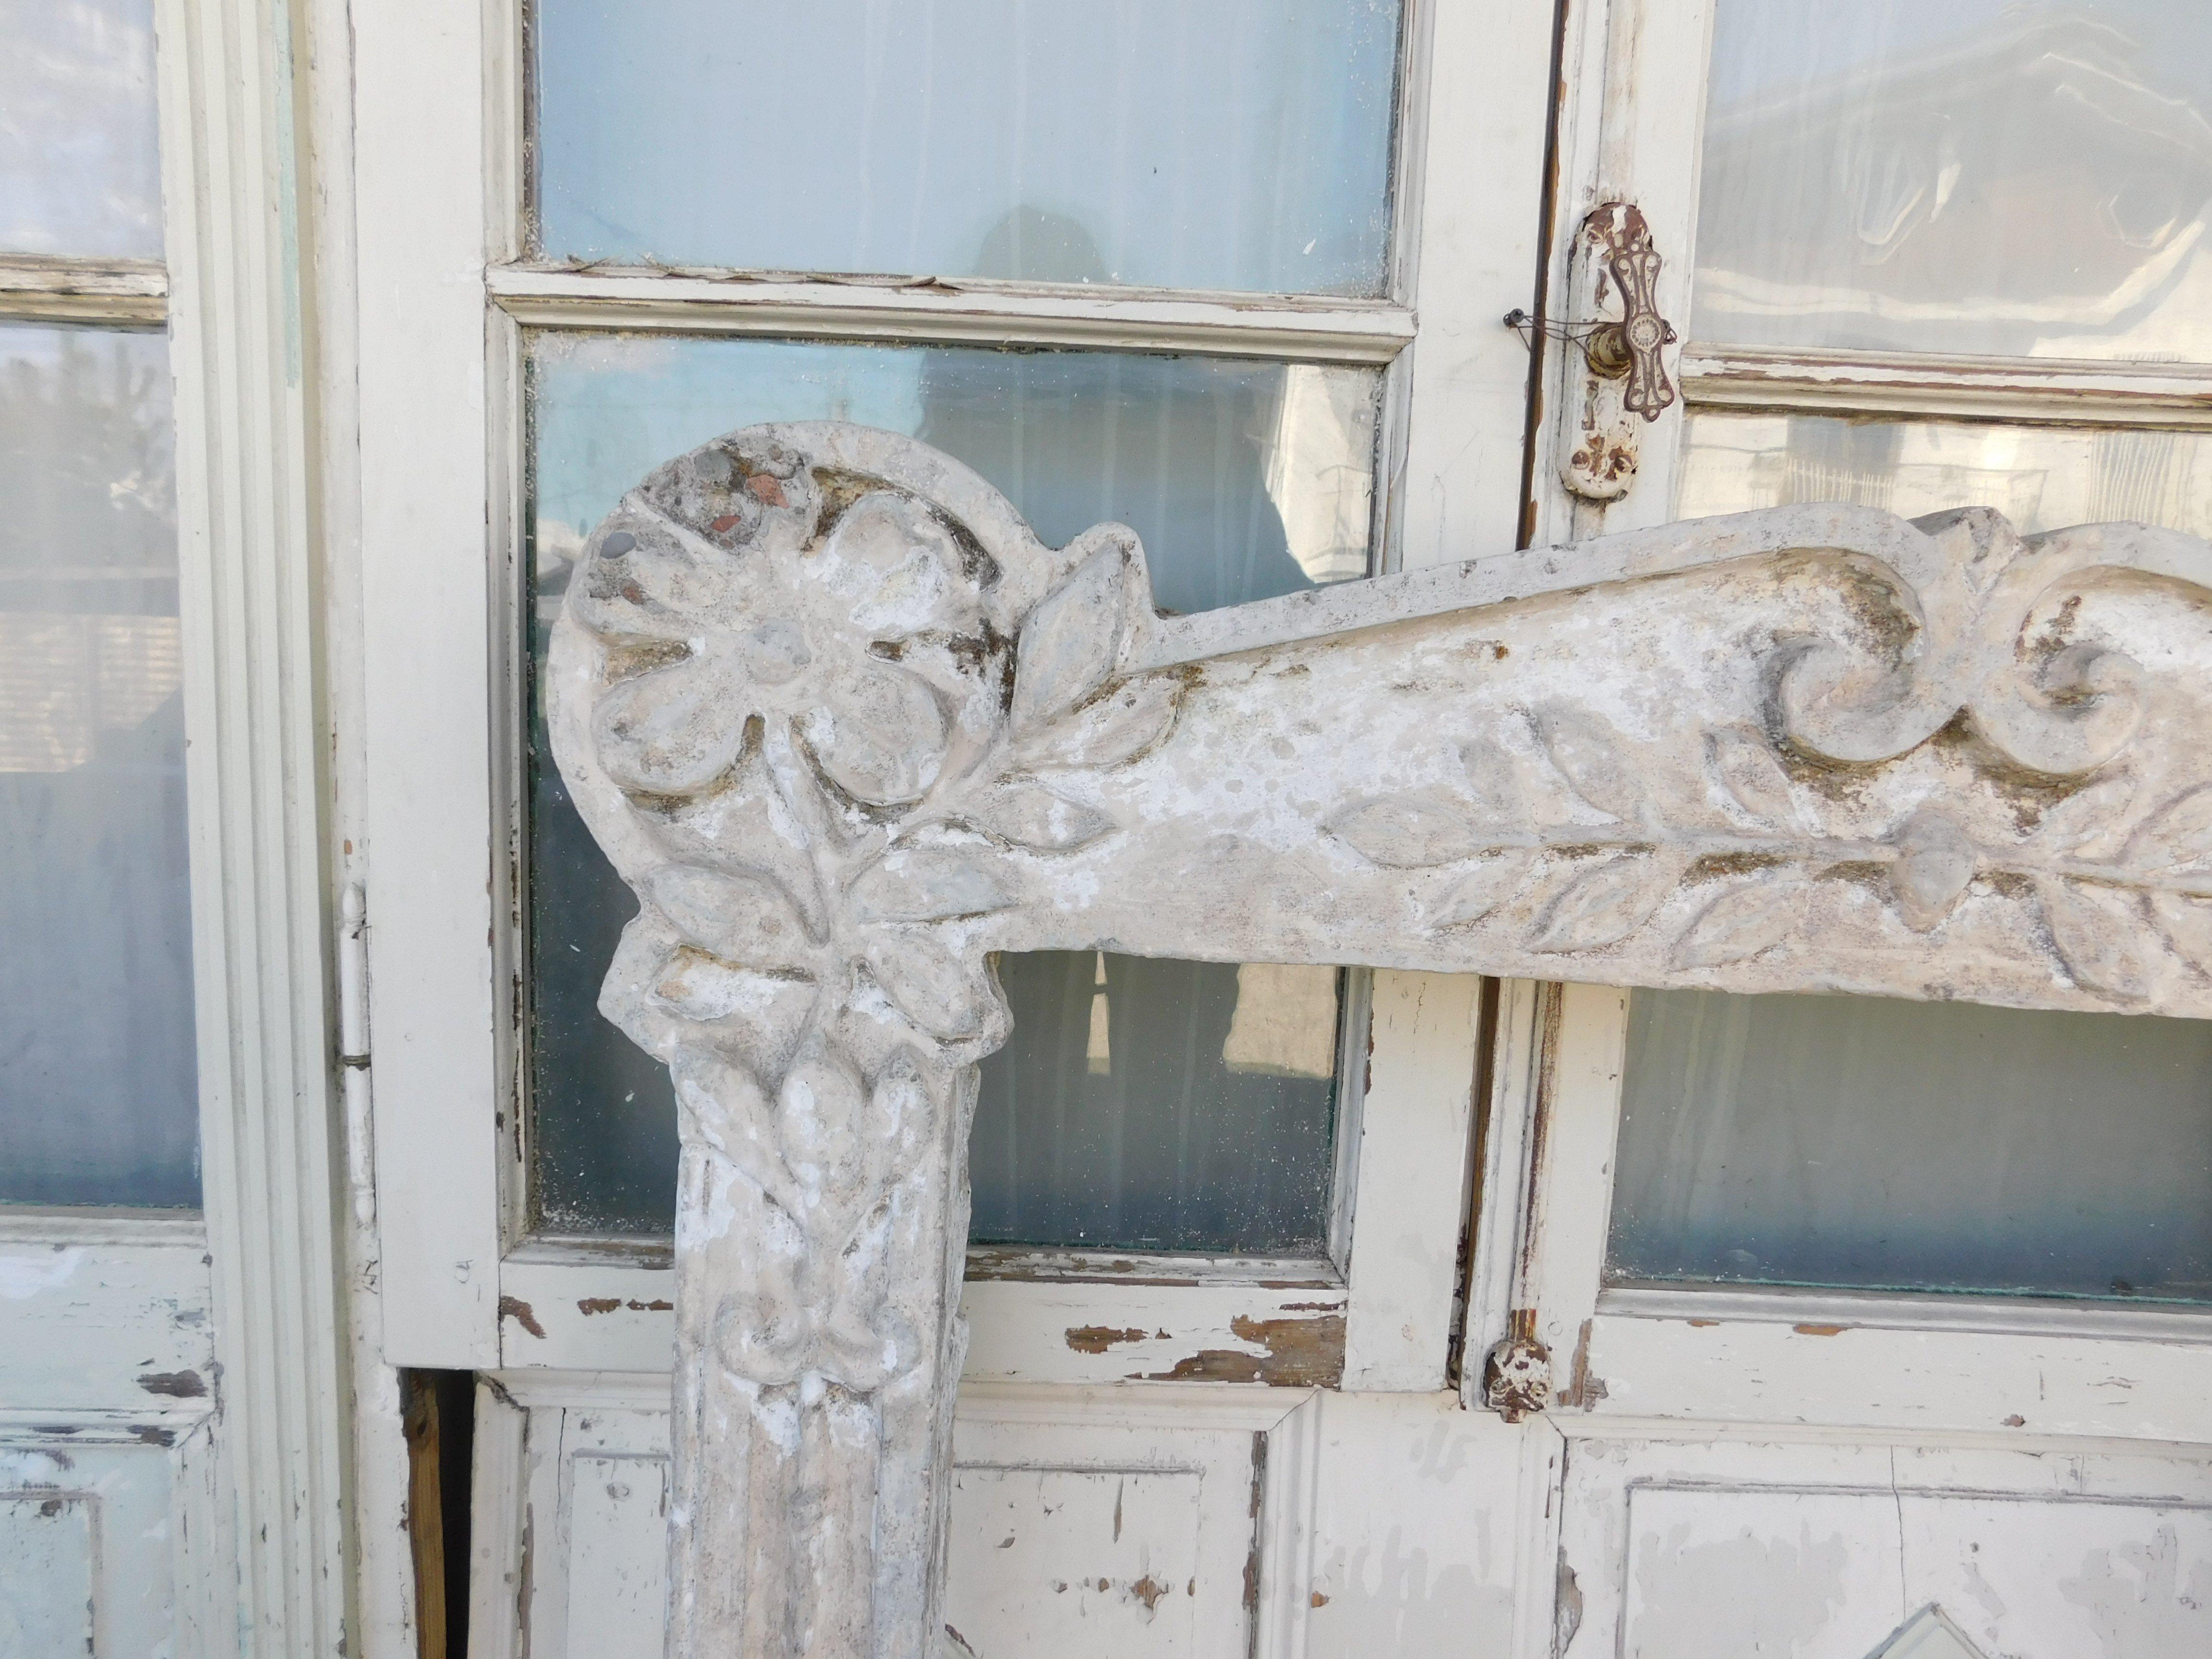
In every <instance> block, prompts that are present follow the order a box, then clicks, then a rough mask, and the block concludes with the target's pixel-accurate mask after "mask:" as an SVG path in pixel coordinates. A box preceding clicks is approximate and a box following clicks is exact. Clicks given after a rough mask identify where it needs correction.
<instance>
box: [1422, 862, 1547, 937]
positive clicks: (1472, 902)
mask: <svg viewBox="0 0 2212 1659" xmlns="http://www.w3.org/2000/svg"><path fill="white" fill-rule="evenodd" d="M1528 864H1529V859H1528V854H1526V853H1519V852H1509V853H1504V854H1500V855H1499V856H1498V857H1496V858H1488V859H1485V860H1482V861H1481V862H1480V864H1478V865H1476V866H1474V868H1473V869H1472V870H1470V871H1468V872H1467V874H1466V875H1464V876H1462V878H1460V879H1459V880H1458V881H1457V882H1456V883H1455V884H1453V886H1452V888H1451V890H1450V891H1449V892H1447V893H1446V894H1445V895H1444V896H1443V898H1442V899H1441V900H1440V901H1438V902H1437V906H1436V908H1435V909H1434V910H1433V911H1431V913H1430V915H1429V927H1431V929H1435V928H1440V927H1464V926H1465V925H1466V924H1467V923H1468V922H1471V921H1481V920H1482V919H1483V918H1484V917H1485V916H1486V915H1489V914H1490V913H1491V912H1492V911H1493V910H1495V909H1496V908H1498V906H1499V905H1501V904H1503V903H1504V902H1505V901H1506V900H1508V899H1510V898H1511V897H1512V896H1513V895H1514V893H1515V891H1516V890H1518V889H1519V887H1520V885H1521V883H1522V879H1523V878H1525V877H1526V876H1527V875H1528Z"/></svg>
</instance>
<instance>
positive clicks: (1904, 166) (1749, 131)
mask: <svg viewBox="0 0 2212 1659" xmlns="http://www.w3.org/2000/svg"><path fill="white" fill-rule="evenodd" d="M1699 192H1700V193H1699V224H1698V269H1697V276H1696V282H1695V290H1696V299H1695V303H1694V307H1693V309H1692V334H1693V336H1694V337H1696V338H1698V339H1700V340H1706V341H1713V342H1717V343H1727V344H1735V345H1759V346H1772V347H1790V348H1802V347H1844V348H1854V349H1869V350H1909V351H1925V352H1937V353H1942V354H1945V355H2000V356H2037V357H2075V358H2103V359H2118V360H2122V361H2130V362H2172V361H2175V360H2177V359H2185V360H2188V361H2191V362H2207V361H2212V249H2208V247H2207V245H2206V231H2207V226H2208V222H2212V8H2207V7H2206V6H2204V5H2203V4H2201V3H2197V0H2049V3H2039V4H2033V5H2021V4H2017V3H2015V0H1945V3H1942V4H1939V5H1929V4H1926V3H1920V0H1855V3H1851V4H1848V5H1838V4H1836V3H1834V0H1719V5H1718V8H1717V15H1716V18H1715V23H1714V31H1713V56H1712V78H1711V91H1710V95H1709V102H1708V105H1707V109H1706V118H1705V163H1704V167H1703V171H1702V176H1701V179H1700V183H1699Z"/></svg>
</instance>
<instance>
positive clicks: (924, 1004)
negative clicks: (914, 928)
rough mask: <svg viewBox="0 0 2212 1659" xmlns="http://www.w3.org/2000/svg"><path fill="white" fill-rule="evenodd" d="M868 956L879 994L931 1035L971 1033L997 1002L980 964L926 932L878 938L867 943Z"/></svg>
mask: <svg viewBox="0 0 2212 1659" xmlns="http://www.w3.org/2000/svg"><path fill="white" fill-rule="evenodd" d="M867 959H868V971H869V972H871V973H872V974H873V975H875V976H876V983H877V984H878V985H880V986H882V987H884V995H886V996H888V997H889V998H890V1000H892V1001H893V1002H894V1003H896V1004H897V1005H898V1008H899V1012H902V1013H903V1014H904V1015H905V1016H906V1017H907V1018H908V1019H910V1020H912V1021H913V1022H914V1023H915V1024H916V1025H918V1026H920V1027H921V1029H922V1030H925V1031H927V1032H928V1033H929V1035H930V1036H933V1037H941V1038H944V1039H945V1040H947V1041H950V1040H951V1039H953V1038H956V1037H968V1036H975V1034H976V1033H978V1032H979V1031H981V1030H982V1029H983V1028H984V1026H985V1025H986V1024H987V1023H988V1022H989V1020H990V1018H991V1015H992V1013H993V1012H994V1009H995V1007H996V1004H997V995H996V994H995V993H994V991H993V990H992V988H991V984H990V980H989V978H988V976H987V975H986V974H985V972H984V970H983V969H982V968H981V965H980V964H973V963H965V962H963V961H962V960H961V959H960V958H959V957H956V956H954V955H953V954H952V952H951V951H948V950H946V949H945V947H944V946H943V945H939V943H938V942H937V941H936V940H935V939H931V938H929V937H928V936H927V935H926V934H921V933H902V934H896V935H893V936H890V937H886V938H879V939H875V940H873V941H872V943H871V944H870V945H869V946H868V952H867Z"/></svg>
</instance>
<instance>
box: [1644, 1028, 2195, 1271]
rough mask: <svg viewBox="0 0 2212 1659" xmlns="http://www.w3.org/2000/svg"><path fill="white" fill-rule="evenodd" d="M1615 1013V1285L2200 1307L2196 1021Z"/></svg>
mask: <svg viewBox="0 0 2212 1659" xmlns="http://www.w3.org/2000/svg"><path fill="white" fill-rule="evenodd" d="M1629 1008H1630V1012H1629V1038H1628V1068H1627V1073H1626V1079H1624V1082H1623V1085H1622V1097H1621V1111H1622V1120H1621V1127H1620V1158H1619V1162H1618V1164H1617V1165H1616V1170H1617V1173H1616V1174H1615V1176H1614V1180H1613V1236H1612V1243H1611V1249H1610V1252H1609V1255H1610V1272H1611V1273H1612V1275H1613V1277H1614V1278H1616V1279H1686V1280H1705V1281H1735V1282H1741V1283H1749V1284H1766V1285H1773V1284H1782V1285H1836V1286H1845V1287H1854V1288H1867V1289H1886V1290H1938V1291H1993V1292H2011V1293H2020V1294H2027V1295H2036V1294H2041V1295H2055V1296H2077V1297H2162V1298H2168V1299H2176V1300H2184V1301H2204V1300H2208V1299H2212V1020H2197V1019H2156V1018H2148V1017H2142V1016H2132V1015H2125V1014H2074V1013H2050V1012H2021V1011H2019V1010H2016V1009H2005V1008H1978V1007H1973V1006H1969V1005H1966V1004H1964V1003H1923V1002H1892V1001H1887V1000H1876V999H1874V998H1869V997H1837V996H1756V997H1746V996H1727V995H1723V994H1719V993H1717V992H1709V991H1638V993H1637V994H1636V995H1635V996H1634V997H1633V998H1632V1000H1631V1002H1630V1005H1629Z"/></svg>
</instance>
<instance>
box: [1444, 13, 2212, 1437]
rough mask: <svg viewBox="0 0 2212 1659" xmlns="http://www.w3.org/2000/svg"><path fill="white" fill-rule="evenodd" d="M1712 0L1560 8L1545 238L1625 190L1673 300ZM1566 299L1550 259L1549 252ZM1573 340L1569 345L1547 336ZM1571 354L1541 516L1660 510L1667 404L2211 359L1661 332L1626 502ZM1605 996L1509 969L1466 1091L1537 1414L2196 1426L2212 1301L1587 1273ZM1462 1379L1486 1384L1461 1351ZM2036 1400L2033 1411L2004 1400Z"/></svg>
mask: <svg viewBox="0 0 2212 1659" xmlns="http://www.w3.org/2000/svg"><path fill="white" fill-rule="evenodd" d="M1714 11H1715V0H1607V3H1606V4H1601V5H1597V6H1593V7H1591V8H1589V9H1587V10H1584V11H1581V12H1578V13H1572V14H1571V19H1570V27H1569V31H1568V33H1567V36H1566V38H1565V41H1564V44H1563V54H1562V58H1563V73H1562V80H1561V84H1562V86H1563V87H1564V88H1565V89H1566V97H1565V104H1564V106H1563V108H1562V112H1561V118H1560V141H1559V149H1560V155H1561V158H1562V160H1561V166H1562V169H1563V171H1562V179H1563V183H1562V187H1561V189H1560V191H1559V200H1558V202H1557V204H1556V206H1555V209H1554V211H1553V220H1552V235H1553V245H1554V246H1559V247H1565V246H1566V245H1567V242H1568V240H1569V238H1570V237H1571V235H1572V234H1573V233H1574V231H1575V229H1576V228H1577V227H1579V225H1580V224H1581V222H1582V219H1583V216H1584V215H1585V214H1587V213H1588V212H1589V211H1590V210H1591V209H1592V208H1594V207H1595V206H1596V205H1597V204H1600V203H1601V202H1607V201H1616V200H1618V201H1627V202H1632V203H1634V204H1637V205H1638V207H1640V208H1641V209H1642V210H1643V211H1644V216H1645V219H1646V221H1647V222H1649V224H1650V227H1651V230H1652V234H1653V238H1654V242H1655V245H1656V247H1657V249H1658V251H1659V252H1660V254H1661V256H1662V259H1663V260H1664V262H1665V263H1664V264H1663V267H1662V275H1661V279H1660V285H1659V300H1660V308H1661V311H1662V314H1664V315H1666V316H1668V317H1669V318H1676V319H1686V318H1687V317H1688V316H1689V315H1690V313H1691V307H1690V289H1691V273H1692V269H1693V266H1694V263H1695V254H1696V248H1695V233H1696V228H1697V199H1698V197H1697V191H1698V175H1699V166H1700V162H1701V158H1702V153H1703V122H1704V103H1705V100H1704V98H1703V97H1702V95H1699V96H1688V95H1686V89H1689V88H1703V86H1704V85H1705V66H1706V63H1707V60H1708V57H1709V54H1710V49H1711V44H1710V43H1711V31H1712V25H1713V17H1714ZM1549 280H1550V282H1551V284H1552V286H1551V290H1550V297H1549V303H1550V305H1551V306H1552V307H1553V313H1552V314H1553V316H1561V315H1563V314H1564V313H1562V312H1561V311H1560V309H1559V307H1562V306H1564V305H1565V302H1566V293H1567V287H1566V283H1567V277H1566V272H1565V262H1564V261H1559V262H1557V264H1555V268H1554V269H1553V271H1552V272H1551V273H1550V276H1549ZM1560 355H1565V356H1571V354H1560ZM1567 367H1568V365H1566V364H1565V363H1562V362H1557V361H1554V362H1551V363H1550V364H1548V365H1547V371H1546V386H1547V401H1548V402H1549V404H1550V406H1551V407H1552V408H1553V410H1555V411H1556V416H1555V418H1554V419H1553V420H1551V421H1547V422H1546V423H1545V424H1544V426H1543V428H1541V431H1540V432H1539V433H1538V434H1537V435H1536V438H1537V441H1536V449H1537V454H1536V458H1535V460H1534V477H1535V480H1536V484H1537V491H1536V502H1535V517H1536V520H1537V523H1538V525H1539V526H1540V538H1541V539H1543V540H1547V541H1563V540H1565V539H1568V538H1583V537H1587V536H1590V535H1595V534H1601V533H1606V532H1617V531H1623V530H1632V529H1640V528H1644V527H1646V526H1652V525H1657V524H1663V523H1667V522H1669V521H1671V520H1674V516H1675V513H1674V504H1675V500H1676V495H1677V492H1678V489H1679V475H1680V456H1681V450H1682V444H1683V440H1684V431H1685V417H1686V415H1687V414H1688V413H1690V412H1693V411H1696V410H1705V409H1726V410H1738V409H1753V410H1774V411H1780V412H1790V413H1797V414H1809V415H1867V414H1886V415H1894V416H1899V418H1903V419H1908V420H1919V419H1931V418H1944V417H1949V418H1969V419H1976V420H2003V421H2016V422H2040V423H2045V424H2064V425H2068V426H2075V427H2081V426H2099V427H2105V426H2135V427H2156V428H2172V429H2186V430H2199V431H2202V430H2208V429H2212V397H2208V394H2212V365H2205V366H2200V367H2196V368H2191V367H2185V366H2168V365H2160V366H2157V367H2156V368H2130V367H2128V366H2124V365H2101V366H2093V365H2078V364H2054V363H2046V362H2030V361H2027V360H2010V359H1992V358H1979V359H1951V358H1943V357H1938V356H1928V355H1915V354H1907V353H1876V352H1859V351H1853V352H1843V351H1811V350H1803V351H1782V350H1747V349H1722V348H1720V347H1717V346H1713V345H1709V344H1706V343H1700V342H1699V341H1696V340H1694V339H1692V340H1689V341H1687V342H1686V343H1685V344H1684V345H1683V347H1682V349H1681V355H1680V387H1681V393H1682V396H1681V398H1680V401H1679V402H1678V403H1677V404H1675V406H1674V408H1672V409H1670V410H1668V412H1667V413H1666V414H1665V415H1664V416H1662V418H1661V419H1660V421H1659V422H1656V424H1654V425H1653V426H1651V427H1650V428H1649V429H1648V430H1647V431H1646V432H1645V433H1644V435H1643V437H1642V445H1641V453H1640V465H1639V469H1638V478H1637V482H1636V483H1635V484H1634V486H1633V487H1632V489H1631V490H1630V491H1629V492H1628V494H1627V495H1626V496H1625V497H1623V498H1621V499H1620V500H1618V501H1613V502H1610V503H1606V504H1594V503H1591V502H1589V501H1583V500H1579V499H1577V498H1576V497H1574V496H1571V495H1569V494H1568V493H1567V492H1566V491H1565V489H1564V488H1563V486H1562V485H1561V484H1560V483H1559V477H1558V471H1557V468H1556V465H1555V461H1556V457H1557V456H1558V454H1559V445H1560V442H1561V439H1562V437H1563V435H1565V431H1566V429H1567V428H1566V424H1565V423H1566V422H1569V421H1571V420H1572V419H1573V418H1574V416H1575V411H1574V410H1571V409H1570V408H1569V407H1568V404H1569V395H1570V390H1571V388H1570V386H1569V385H1568V377H1567V374H1566V373H1565V370H1566V368H1567ZM1629 995H1630V993H1628V992H1626V991H1622V990H1619V989H1615V988H1611V987H1597V986H1587V985H1537V984H1534V983H1519V982H1515V983H1509V985H1508V986H1507V987H1505V992H1504V1004H1503V1006H1504V1012H1502V1014H1501V1017H1500V1021H1499V1039H1498V1043H1499V1046H1498V1049H1497V1051H1496V1060H1495V1064H1494V1066H1493V1072H1492V1075H1493V1079H1494V1085H1495V1086H1494V1088H1493V1091H1492V1097H1491V1099H1490V1101H1489V1102H1488V1103H1487V1109H1488V1113H1489V1118H1488V1128H1487V1132H1486V1147H1487V1151H1488V1155H1489V1156H1488V1162H1487V1165H1486V1172H1485V1183H1484V1190H1485V1192H1486V1194H1494V1195H1495V1203H1494V1205H1493V1206H1491V1207H1489V1208H1487V1209H1486V1213H1485V1214H1484V1216H1483V1218H1482V1222H1481V1232H1482V1237H1483V1239H1484V1241H1485V1246H1484V1249H1483V1250H1482V1251H1481V1252H1480V1255H1479V1257H1478V1261H1479V1263H1480V1267H1479V1271H1478V1275H1477V1280H1476V1283H1475V1284H1474V1286H1473V1289H1472V1292H1471V1303H1470V1308H1471V1311H1470V1315H1469V1326H1468V1335H1467V1344H1468V1352H1469V1354H1470V1355H1471V1356H1472V1355H1474V1354H1478V1353H1480V1352H1483V1351H1484V1349H1485V1348H1486V1347H1487V1346H1490V1345H1492V1344H1495V1343H1497V1342H1498V1341H1500V1340H1504V1338H1505V1337H1506V1336H1507V1335H1508V1334H1509V1332H1515V1331H1516V1316H1517V1317H1518V1319H1519V1321H1520V1322H1521V1325H1520V1329H1522V1330H1523V1331H1525V1333H1526V1334H1534V1336H1535V1337H1536V1339H1537V1340H1539V1341H1541V1343H1542V1344H1543V1345H1544V1346H1545V1347H1546V1348H1547V1350H1548V1351H1549V1352H1550V1355H1551V1358H1552V1368H1553V1386H1554V1389H1555V1394H1554V1401H1555V1404H1554V1406H1553V1409H1552V1411H1551V1413H1549V1415H1550V1417H1551V1420H1552V1421H1553V1424H1554V1425H1555V1426H1556V1427H1558V1428H1559V1430H1560V1431H1562V1432H1564V1433H1566V1434H1568V1435H1570V1436H1576V1437H1581V1436H1589V1435H1601V1434H1602V1435H1607V1436H1614V1437H1617V1436H1618V1435H1620V1433H1621V1432H1622V1431H1624V1430H1638V1431H1653V1432H1662V1433H1663V1432H1676V1433H1679V1432H1681V1431H1682V1429H1681V1427H1680V1425H1686V1424H1699V1425H1744V1424H1752V1423H1759V1424H1769V1425H1816V1426H1817V1427H1819V1428H1820V1429H1823V1430H1839V1431H1840V1430H1850V1431H1859V1430H1869V1431H1881V1432H1882V1433H1885V1434H1887V1433H1896V1432H1922V1431H1925V1432H1931V1433H1941V1434H1945V1435H1962V1434H1972V1435H1976V1436H1992V1437H1997V1438H1998V1439H2000V1440H2009V1441H2012V1442H2016V1443H2021V1444H2042V1445H2045V1446H2047V1445H2048V1444H2049V1443H2050V1438H2051V1437H2054V1436H2058V1437H2069V1438H2077V1437H2109V1438H2113V1439H2120V1440H2136V1441H2143V1440H2166V1441H2185V1442H2197V1443H2203V1442H2207V1441H2212V1397H2208V1396H2207V1395H2205V1392H2204V1390H2203V1375H2204V1365H2205V1363H2206V1354H2205V1351H2206V1349H2207V1347H2208V1346H2212V1310H2190V1309H2181V1308H2160V1309H2148V1308H2125V1307H2108V1306H2098V1305H2093V1304H2081V1303H2078V1302H2070V1301H2059V1300H2057V1299H2051V1300H2041V1299H2036V1298H2024V1297H1961V1296H1954V1295H1949V1294H1945V1295H1942V1296H1929V1295H1911V1294H1899V1295H1890V1294H1879V1295H1878V1294H1872V1293H1854V1292H1841V1291H1803V1290H1795V1289H1782V1288H1759V1287H1754V1286H1729V1287H1726V1288H1720V1287H1716V1288H1712V1289H1695V1288H1688V1287H1682V1288H1674V1287H1669V1288H1666V1289H1656V1288H1626V1287H1607V1285H1605V1284H1604V1283H1603V1274H1604V1262H1605V1250H1606V1240H1607V1230H1608V1227H1609V1225H1610V1220H1611V1210H1612V1175H1613V1157H1614V1150H1615V1145H1616V1139H1617V1133H1618V1128H1619V1120H1620V1091H1621V1074H1622V1071H1623V1065H1624V1060H1625V1054H1626V1035H1627V1007H1628V997H1629ZM1462 1389H1463V1391H1464V1392H1465V1394H1466V1396H1467V1397H1468V1399H1469V1401H1470V1402H1473V1401H1476V1400H1479V1399H1480V1391H1481V1379H1480V1375H1479V1370H1478V1368H1477V1367H1476V1366H1475V1365H1474V1364H1473V1363H1472V1361H1470V1364H1469V1366H1468V1375H1467V1376H1465V1377H1464V1378H1463V1381H1462ZM2027 1401H2033V1402H2034V1405H2033V1407H2027V1406H2025V1405H2024V1404H2023V1402H2027Z"/></svg>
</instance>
